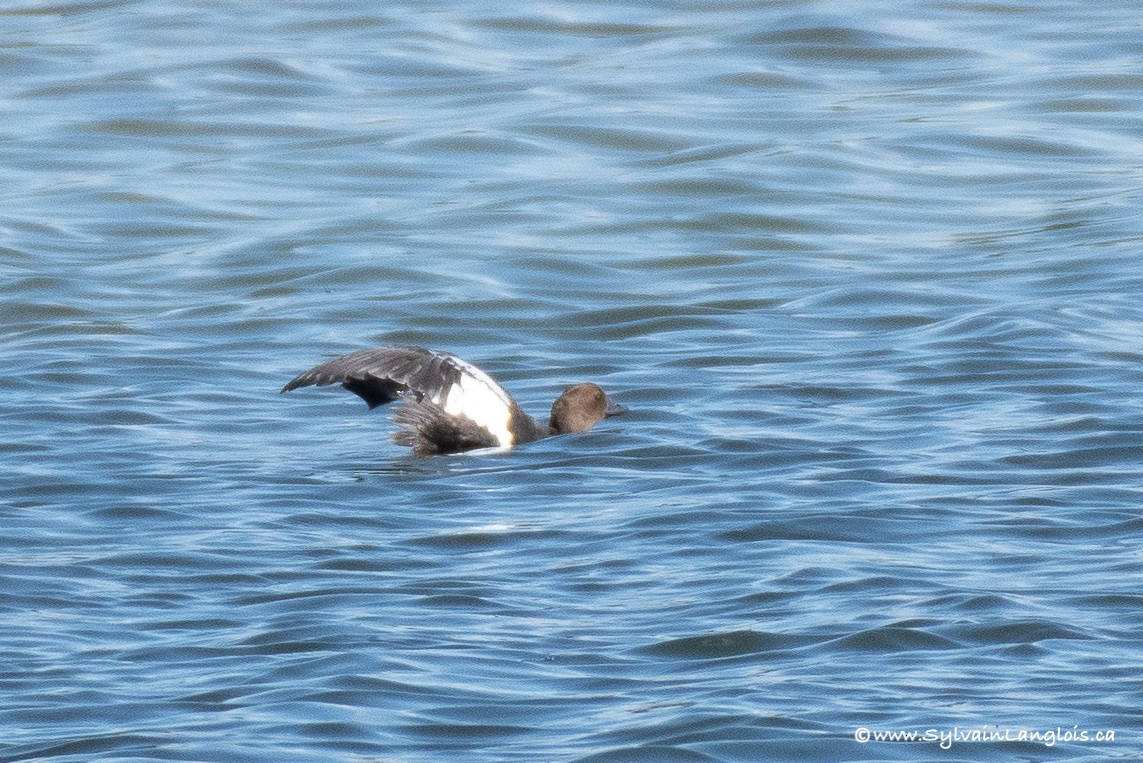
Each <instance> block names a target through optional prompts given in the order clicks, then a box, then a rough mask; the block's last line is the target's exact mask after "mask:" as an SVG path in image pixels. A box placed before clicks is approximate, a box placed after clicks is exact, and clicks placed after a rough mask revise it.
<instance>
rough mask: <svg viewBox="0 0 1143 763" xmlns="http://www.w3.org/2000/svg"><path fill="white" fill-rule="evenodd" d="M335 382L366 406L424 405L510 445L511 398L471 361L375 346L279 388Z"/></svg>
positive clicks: (409, 423)
mask: <svg viewBox="0 0 1143 763" xmlns="http://www.w3.org/2000/svg"><path fill="white" fill-rule="evenodd" d="M336 383H340V384H341V386H343V387H345V388H346V389H347V390H349V391H350V392H352V393H354V394H355V395H357V396H358V397H360V398H361V399H362V400H364V401H365V403H366V404H367V405H368V406H369V407H370V408H376V407H377V406H379V405H385V404H386V403H390V402H392V401H394V400H397V399H399V398H405V399H407V400H408V402H409V405H410V407H412V406H414V405H422V404H427V405H429V406H432V408H436V409H439V412H440V413H439V414H437V415H435V416H433V418H440V417H441V416H458V417H463V418H466V419H468V420H469V421H471V422H473V423H474V424H476V425H477V426H478V427H480V428H483V429H484V430H486V431H487V432H488V433H489V437H490V438H491V441H492V442H491V443H490V444H494V445H495V444H499V445H500V446H501V447H510V446H511V445H513V444H514V440H515V437H514V436H513V432H512V430H511V427H512V421H513V413H514V412H515V411H517V410H518V406H517V405H516V401H515V400H513V399H512V396H511V395H509V394H508V393H507V392H506V391H505V390H504V388H503V387H501V386H500V385H499V384H497V383H496V381H495V380H494V379H493V378H492V377H491V376H489V375H488V374H486V373H484V372H483V371H481V370H480V369H479V368H477V367H476V366H474V365H472V364H471V363H469V362H467V361H465V360H462V359H461V358H458V357H457V356H455V355H450V354H448V353H443V352H433V351H431V350H426V349H424V348H421V347H379V348H377V349H372V350H361V351H360V352H355V353H352V354H350V355H343V356H341V357H340V358H334V359H333V360H331V361H329V362H327V363H323V364H321V365H320V366H315V367H314V368H311V369H310V370H309V371H306V372H305V373H303V374H301V375H300V376H298V377H297V378H296V379H294V380H293V381H291V382H290V383H289V384H287V385H286V386H285V387H283V388H282V392H289V391H290V390H293V389H298V388H299V387H308V386H310V385H315V386H319V387H320V386H325V385H327V384H336ZM429 410H431V409H426V410H425V411H422V412H421V415H413V416H409V417H402V418H399V419H398V425H399V426H401V427H402V429H404V428H406V427H410V428H411V427H413V426H414V425H415V424H416V423H417V422H418V421H422V417H423V415H424V414H426V413H428V412H429Z"/></svg>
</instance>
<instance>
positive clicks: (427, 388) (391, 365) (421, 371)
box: [282, 347, 463, 408]
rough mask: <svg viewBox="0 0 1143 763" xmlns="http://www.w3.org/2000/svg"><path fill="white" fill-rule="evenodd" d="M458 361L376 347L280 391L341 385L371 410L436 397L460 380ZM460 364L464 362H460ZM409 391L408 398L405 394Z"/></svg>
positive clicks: (423, 352)
mask: <svg viewBox="0 0 1143 763" xmlns="http://www.w3.org/2000/svg"><path fill="white" fill-rule="evenodd" d="M457 361H459V359H458V358H453V356H451V355H446V354H443V353H434V352H430V351H429V350H426V349H424V348H421V347H379V348H376V349H372V350H361V351H360V352H355V353H352V354H350V355H342V356H341V357H340V358H334V359H333V360H331V361H329V362H328V363H322V364H321V365H320V366H315V367H314V368H311V369H310V370H309V371H306V372H305V373H303V374H301V375H300V376H298V377H297V378H296V379H294V380H293V381H291V382H290V383H289V384H287V385H286V386H285V387H283V388H282V392H289V391H290V390H293V389H298V388H299V387H308V386H310V385H314V386H318V387H322V386H325V385H327V384H337V383H340V384H341V385H342V386H343V387H345V388H346V389H347V390H349V391H350V392H352V393H353V394H355V395H357V396H358V397H360V398H361V399H362V400H364V401H365V403H366V405H368V406H369V407H370V408H376V407H377V406H379V405H385V404H386V403H391V402H393V401H394V400H397V399H398V398H400V397H402V396H407V397H412V398H413V399H420V398H421V397H428V398H438V399H439V397H440V395H441V394H442V393H443V392H444V391H445V390H447V389H449V388H450V387H452V385H453V384H455V383H456V382H458V381H459V380H460V373H461V372H460V369H459V367H458V366H457V365H456V362H457ZM459 362H462V363H463V361H459ZM410 391H411V393H412V394H411V395H410V394H407V393H409V392H410Z"/></svg>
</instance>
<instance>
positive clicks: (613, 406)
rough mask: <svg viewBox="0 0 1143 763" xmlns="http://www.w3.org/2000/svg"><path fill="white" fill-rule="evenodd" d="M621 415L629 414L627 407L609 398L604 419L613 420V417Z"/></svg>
mask: <svg viewBox="0 0 1143 763" xmlns="http://www.w3.org/2000/svg"><path fill="white" fill-rule="evenodd" d="M621 413H627V406H625V405H620V404H619V403H617V402H615V401H614V400H612V399H611V398H607V408H606V409H604V411H603V415H604V417H605V418H611V417H612V416H618V415H619V414H621Z"/></svg>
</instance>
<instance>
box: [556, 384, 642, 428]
mask: <svg viewBox="0 0 1143 763" xmlns="http://www.w3.org/2000/svg"><path fill="white" fill-rule="evenodd" d="M626 410H627V409H626V408H624V407H623V406H622V405H619V404H618V403H616V402H613V401H612V400H611V399H610V398H608V397H607V395H606V394H605V393H604V391H603V389H602V388H601V387H600V386H599V385H598V384H592V383H591V382H584V383H583V384H573V385H572V386H570V387H568V388H567V389H565V390H564V392H563V394H562V395H560V396H559V398H557V399H556V402H554V403H553V404H552V418H551V420H550V421H549V422H548V426H549V427H551V428H552V431H553V432H555V433H556V434H564V433H566V432H586V431H587V430H589V429H591V428H592V427H593V426H595V425H596V424H598V423H599V422H601V421H603V420H604V419H605V418H607V417H608V416H618V415H619V414H621V413H624V412H625V411H626Z"/></svg>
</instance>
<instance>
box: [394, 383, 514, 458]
mask: <svg viewBox="0 0 1143 763" xmlns="http://www.w3.org/2000/svg"><path fill="white" fill-rule="evenodd" d="M393 421H394V422H395V423H396V424H397V431H396V432H394V433H393V442H394V443H396V444H397V445H405V446H407V447H410V448H412V449H413V455H414V456H434V455H437V454H441V453H461V452H463V451H466V450H475V449H477V448H493V447H496V446H497V445H499V443H498V442H497V440H496V438H495V437H493V436H492V433H491V432H489V431H488V430H487V429H485V428H484V427H482V426H480V425H478V424H476V423H475V422H473V421H471V420H469V419H466V418H463V417H459V416H450V415H449V414H447V413H445V412H444V410H443V409H442V408H441V407H440V406H439V405H435V404H433V403H431V402H429V401H428V400H427V399H421V400H415V399H412V398H411V397H409V396H408V395H406V397H405V405H402V406H399V407H398V408H397V410H396V411H395V412H394V413H393Z"/></svg>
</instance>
